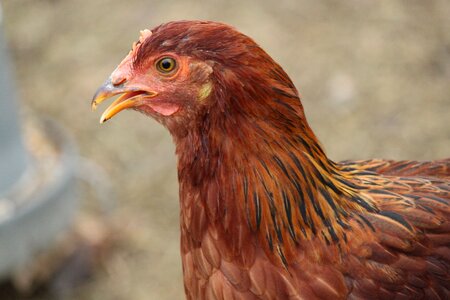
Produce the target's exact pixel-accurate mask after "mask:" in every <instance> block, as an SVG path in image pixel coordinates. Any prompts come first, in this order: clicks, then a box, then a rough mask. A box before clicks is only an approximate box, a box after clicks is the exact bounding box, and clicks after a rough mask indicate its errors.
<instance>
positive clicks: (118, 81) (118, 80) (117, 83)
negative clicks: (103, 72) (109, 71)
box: [111, 77, 127, 87]
mask: <svg viewBox="0 0 450 300" xmlns="http://www.w3.org/2000/svg"><path fill="white" fill-rule="evenodd" d="M126 80H127V79H126V78H125V77H116V78H111V83H112V84H113V85H114V87H118V86H120V85H122V84H123V83H125V81H126Z"/></svg>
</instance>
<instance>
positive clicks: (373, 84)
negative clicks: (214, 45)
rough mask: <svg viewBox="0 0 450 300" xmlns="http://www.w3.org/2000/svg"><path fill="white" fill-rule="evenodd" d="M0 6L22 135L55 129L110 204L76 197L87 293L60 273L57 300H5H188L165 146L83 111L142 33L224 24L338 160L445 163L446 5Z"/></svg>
mask: <svg viewBox="0 0 450 300" xmlns="http://www.w3.org/2000/svg"><path fill="white" fill-rule="evenodd" d="M2 4H3V5H2V8H3V9H2V10H3V30H4V32H5V35H6V40H7V42H8V45H9V50H10V56H11V57H12V63H13V64H14V66H15V67H14V73H15V80H16V87H17V94H18V98H19V100H20V101H19V106H20V112H21V120H22V123H25V122H28V119H36V118H39V117H40V116H46V117H50V118H52V119H53V120H56V122H57V123H59V124H61V125H62V126H63V127H64V128H65V129H66V131H67V132H68V133H69V134H70V135H71V136H72V137H73V138H74V141H75V143H76V145H77V146H76V147H77V149H78V152H79V154H80V156H81V161H82V162H83V161H84V166H85V169H86V164H87V165H88V166H91V167H93V168H94V169H95V170H96V172H98V173H95V172H93V173H92V174H102V171H101V170H103V171H104V172H105V174H106V175H102V177H104V178H103V179H104V180H103V181H108V182H109V184H110V185H111V186H112V195H114V198H116V199H117V201H116V202H115V204H114V205H115V208H114V210H113V211H112V212H111V213H110V214H109V215H108V216H107V217H105V216H104V214H102V213H99V212H98V211H99V210H101V209H99V208H98V206H102V205H98V204H95V203H97V202H98V198H99V195H96V194H95V191H96V188H97V192H98V188H100V187H99V186H101V185H108V183H105V182H103V183H102V182H100V183H98V185H96V184H95V183H96V182H95V178H91V179H92V180H90V182H91V183H94V184H93V186H94V188H93V189H92V187H91V188H88V187H87V186H86V184H81V193H79V198H80V199H79V200H80V202H81V212H79V213H78V215H79V216H81V217H77V218H76V221H75V223H76V224H80V223H81V224H86V222H87V223H89V224H90V225H88V226H84V225H83V226H84V227H83V226H82V227H83V228H84V229H83V230H84V232H85V234H86V235H87V236H88V240H90V239H93V240H95V241H96V242H93V243H94V244H95V245H96V246H95V247H94V249H97V250H98V248H101V250H98V251H99V252H100V255H96V254H95V255H94V256H95V258H94V259H92V258H91V259H90V261H91V260H92V261H94V262H93V263H91V264H90V265H91V266H93V268H92V270H89V272H87V275H88V277H87V278H88V280H85V281H82V280H81V281H80V282H78V281H76V280H72V281H74V282H75V281H76V282H77V283H76V285H75V284H72V281H71V280H70V278H71V277H70V272H69V275H68V276H69V279H66V281H67V280H68V282H69V283H68V284H66V285H64V284H63V285H60V286H59V289H57V290H58V292H55V291H54V289H50V290H48V289H46V290H45V291H44V292H42V291H41V292H39V293H36V292H30V291H27V290H26V289H25V292H22V293H19V292H15V291H14V290H15V289H17V286H19V287H20V284H17V279H15V281H14V282H13V284H8V285H7V286H6V287H3V288H0V298H1V299H54V298H57V299H59V298H63V299H182V298H183V295H184V291H183V287H182V274H181V262H180V257H179V231H178V226H179V225H178V215H179V208H178V186H177V175H176V158H175V156H174V154H173V153H174V146H173V145H172V141H171V138H170V136H169V134H168V133H167V132H166V131H165V129H164V128H162V126H160V125H159V124H157V123H156V122H155V121H153V120H151V119H149V118H147V117H145V116H143V115H139V114H137V113H135V112H123V113H121V114H120V115H119V116H117V117H115V118H114V119H113V120H111V121H109V122H107V123H106V124H104V125H99V123H98V120H99V117H100V112H99V111H97V112H95V113H92V112H91V110H90V100H91V98H92V95H93V93H94V92H95V90H96V89H97V87H98V86H100V84H101V83H102V82H103V81H104V80H105V79H106V78H107V77H108V76H109V74H110V73H111V71H112V70H113V69H114V68H115V66H116V65H117V64H118V63H119V62H120V61H121V60H122V58H123V57H124V56H125V55H126V53H127V52H128V51H129V49H130V47H131V44H132V42H133V41H135V40H137V38H138V35H139V30H141V29H144V28H152V27H154V26H156V25H158V24H160V23H162V22H166V21H171V20H179V19H208V20H216V21H223V22H226V23H229V24H232V25H234V26H235V27H237V28H238V29H239V30H240V31H242V32H244V33H246V34H247V35H249V36H251V37H253V38H254V39H255V40H256V41H257V42H258V43H259V44H260V45H261V46H262V47H263V48H264V49H265V50H266V51H267V52H268V53H269V54H270V55H271V56H272V57H273V58H274V59H275V60H276V61H278V62H279V63H280V64H281V65H282V66H283V67H284V69H285V70H286V71H287V73H288V74H289V75H290V76H291V78H292V80H293V81H294V83H295V84H296V86H297V88H298V89H299V91H300V93H301V95H302V101H303V104H304V107H305V110H306V114H307V116H308V119H309V122H310V124H311V126H312V128H313V129H314V130H315V132H316V134H317V135H318V137H319V139H320V140H321V142H322V144H323V145H324V147H325V149H326V150H327V153H328V155H329V156H330V157H331V158H332V159H334V160H342V159H366V158H373V157H380V158H392V159H417V160H425V159H437V158H443V157H448V156H449V155H450V2H449V1H446V0H433V1H431V0H430V1H419V0H417V1H412V0H408V1H406V0H405V1H370V0H351V1H338V0H334V1H332V0H329V1H306V0H303V1H299V0H278V1H237V0H231V1H200V0H199V1H183V0H178V1H144V0H130V1H122V0H79V1H67V0H66V1H65V0H39V1H36V0H4V1H3V3H2ZM0 67H1V68H3V67H4V66H3V65H2V66H0ZM103 108H104V107H103V106H102V107H100V110H102V109H103ZM86 160H88V162H86ZM87 168H88V169H89V167H87ZM87 173H89V172H87ZM92 174H91V175H92ZM99 176H100V175H99ZM108 177H109V179H107V178H108ZM97 179H98V178H97ZM88 181H89V180H88ZM106 190H107V189H105V190H104V191H102V190H100V198H102V196H103V198H105V197H106V196H107V195H106V194H107V193H108V192H107V191H106ZM106 198H107V201H110V202H112V201H113V200H112V198H113V197H112V196H111V197H106ZM83 216H89V218H88V219H89V221H86V218H85V217H83ZM80 220H81V221H80ZM83 220H84V221H83ZM74 226H77V225H74ZM86 228H87V229H86ZM83 230H81V231H83ZM86 232H87V233H86ZM92 235H94V237H92ZM96 239H97V240H96ZM111 240H113V241H111ZM0 243H1V241H0ZM96 243H98V244H100V245H97V244H96ZM97 246H98V247H97ZM96 247H97V248H96ZM97 250H96V251H97ZM96 253H97V252H96ZM22 272H25V274H27V272H28V271H27V269H26V268H25V271H22ZM16 277H17V276H16ZM19 277H20V276H19ZM19 282H20V280H19ZM74 286H75V287H76V288H73V287H74ZM61 289H62V290H63V291H61ZM2 293H3V294H2Z"/></svg>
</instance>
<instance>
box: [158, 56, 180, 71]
mask: <svg viewBox="0 0 450 300" xmlns="http://www.w3.org/2000/svg"><path fill="white" fill-rule="evenodd" d="M175 66H176V62H175V60H174V59H173V58H171V57H164V58H161V59H160V60H159V61H158V62H157V63H156V68H157V69H158V71H159V72H161V73H169V72H171V71H173V70H174V69H175Z"/></svg>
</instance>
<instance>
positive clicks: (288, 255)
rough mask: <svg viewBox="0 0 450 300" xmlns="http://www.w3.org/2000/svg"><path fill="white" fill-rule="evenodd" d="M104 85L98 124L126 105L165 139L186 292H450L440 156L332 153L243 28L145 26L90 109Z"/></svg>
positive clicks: (302, 295) (449, 235) (331, 295)
mask: <svg viewBox="0 0 450 300" xmlns="http://www.w3.org/2000/svg"><path fill="white" fill-rule="evenodd" d="M169 63H173V65H172V67H173V68H172V67H171V65H170V64H169ZM166 66H168V67H170V68H167V70H166V68H165V67H166ZM169 69H170V70H169ZM115 94H122V96H121V97H120V98H119V99H118V100H116V101H115V102H114V104H113V105H112V106H110V108H108V109H107V111H105V113H104V115H103V116H102V121H105V120H107V119H109V118H111V117H112V116H113V115H115V114H116V113H117V112H119V111H120V110H122V109H125V108H132V109H136V110H138V111H141V112H143V113H145V114H148V115H150V116H152V117H153V118H155V119H156V120H158V121H159V122H161V123H162V124H163V125H164V126H166V127H167V128H168V130H169V131H170V133H171V134H172V136H173V139H174V142H175V144H176V153H177V156H178V175H179V184H180V208H181V210H180V222H181V227H180V228H181V256H182V262H183V272H184V283H185V291H186V295H187V298H188V299H380V298H386V297H392V298H399V299H448V298H449V297H450V274H449V272H450V159H444V160H439V161H434V162H415V161H400V162H396V161H389V160H367V161H345V162H339V163H336V162H333V161H331V160H330V159H328V158H327V156H326V155H325V152H324V151H323V149H322V146H321V145H320V144H319V142H318V140H317V138H316V137H315V135H314V133H313V132H312V130H311V129H310V127H309V125H308V123H307V121H306V118H305V115H304V112H303V107H302V104H301V102H300V97H299V94H298V92H297V90H296V88H295V86H294V84H293V83H292V81H291V80H290V79H289V77H288V75H287V74H286V73H285V72H284V71H283V69H282V68H281V67H280V66H279V65H278V64H277V63H276V62H275V61H273V60H272V58H271V57H270V56H269V55H268V54H267V53H265V52H264V51H263V50H262V49H261V48H260V47H259V46H258V45H257V44H256V43H255V42H254V41H253V40H251V39H250V38H249V37H247V36H245V35H243V34H241V33H239V32H238V31H236V30H235V29H234V28H232V27H230V26H228V25H225V24H221V23H215V22H202V21H180V22H171V23H167V24H163V25H161V26H158V27H157V28H155V29H153V30H152V31H144V32H142V36H141V39H140V40H139V42H138V43H136V44H135V45H134V47H133V49H132V50H131V51H130V53H129V55H128V56H127V57H126V58H125V59H124V61H123V62H122V63H121V64H120V65H119V67H118V68H117V69H116V70H115V71H114V72H113V74H112V75H111V77H110V78H109V80H108V81H107V82H106V83H105V85H104V86H103V87H101V88H100V89H99V91H98V92H97V94H96V96H95V97H94V100H93V105H94V106H96V105H97V104H98V103H100V102H102V101H103V100H104V99H106V98H107V97H109V96H111V95H115Z"/></svg>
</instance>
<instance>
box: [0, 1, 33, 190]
mask: <svg viewBox="0 0 450 300" xmlns="http://www.w3.org/2000/svg"><path fill="white" fill-rule="evenodd" d="M1 19H2V16H1V7H0V197H1V196H2V195H4V194H5V193H7V192H8V190H9V189H10V188H11V187H12V186H13V185H14V183H15V182H17V181H18V180H19V179H20V177H21V176H22V174H23V173H24V171H25V170H26V167H27V163H28V153H27V151H26V150H25V147H24V144H23V139H22V133H21V130H20V125H19V124H20V122H19V116H18V113H17V102H16V98H15V96H16V95H15V86H14V84H13V76H12V73H11V65H10V63H9V57H8V55H7V46H6V41H5V38H4V36H3V31H2V20H1Z"/></svg>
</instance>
